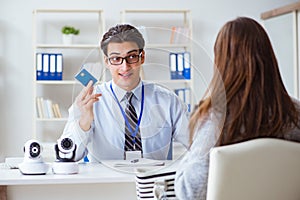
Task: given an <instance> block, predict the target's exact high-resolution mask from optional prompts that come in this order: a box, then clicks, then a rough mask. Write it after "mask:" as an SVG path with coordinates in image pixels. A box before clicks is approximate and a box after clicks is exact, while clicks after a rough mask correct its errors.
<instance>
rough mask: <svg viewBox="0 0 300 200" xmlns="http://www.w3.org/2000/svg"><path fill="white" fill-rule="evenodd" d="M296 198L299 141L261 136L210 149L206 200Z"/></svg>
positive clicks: (299, 196) (298, 196)
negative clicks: (260, 137)
mask: <svg viewBox="0 0 300 200" xmlns="http://www.w3.org/2000/svg"><path fill="white" fill-rule="evenodd" d="M299 199H300V144H299V143H296V142H290V141H285V140H279V139H271V138H269V139H267V138H264V139H255V140H250V141H247V142H242V143H238V144H233V145H228V146H222V147H215V148H214V149H212V151H211V153H210V167H209V176H208V188H207V200H299Z"/></svg>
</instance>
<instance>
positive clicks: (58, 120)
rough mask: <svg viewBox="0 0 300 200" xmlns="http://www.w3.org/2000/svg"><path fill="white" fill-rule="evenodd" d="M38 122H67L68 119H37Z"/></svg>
mask: <svg viewBox="0 0 300 200" xmlns="http://www.w3.org/2000/svg"><path fill="white" fill-rule="evenodd" d="M36 121H38V122H66V121H68V118H37V119H36Z"/></svg>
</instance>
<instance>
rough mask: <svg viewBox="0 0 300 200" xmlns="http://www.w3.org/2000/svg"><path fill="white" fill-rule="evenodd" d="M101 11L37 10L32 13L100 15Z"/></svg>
mask: <svg viewBox="0 0 300 200" xmlns="http://www.w3.org/2000/svg"><path fill="white" fill-rule="evenodd" d="M101 12H103V11H102V10H68V9H37V10H34V13H101Z"/></svg>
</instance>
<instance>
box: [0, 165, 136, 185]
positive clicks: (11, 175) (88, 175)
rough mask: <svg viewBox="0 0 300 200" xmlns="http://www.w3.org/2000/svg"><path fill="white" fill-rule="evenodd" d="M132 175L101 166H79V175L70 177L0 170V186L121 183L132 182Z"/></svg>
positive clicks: (7, 169)
mask: <svg viewBox="0 0 300 200" xmlns="http://www.w3.org/2000/svg"><path fill="white" fill-rule="evenodd" d="M134 181H135V177H134V174H133V173H126V172H120V171H117V170H115V169H113V168H109V167H107V166H104V165H103V164H97V163H89V164H79V173H78V174H71V175H59V174H53V173H52V172H51V170H50V171H49V172H48V173H47V174H46V175H22V174H21V173H20V171H19V169H9V168H4V167H2V169H0V185H28V184H32V185H34V184H39V185H40V184H76V183H121V182H134Z"/></svg>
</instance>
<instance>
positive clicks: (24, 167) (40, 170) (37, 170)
mask: <svg viewBox="0 0 300 200" xmlns="http://www.w3.org/2000/svg"><path fill="white" fill-rule="evenodd" d="M23 150H24V160H23V162H22V163H20V164H19V170H20V172H21V173H22V174H25V175H33V174H46V173H47V171H48V170H49V165H48V164H46V163H44V161H43V158H42V155H41V153H42V150H43V148H42V145H40V143H39V142H38V141H37V140H34V139H32V140H28V141H27V142H26V143H25V145H24V148H23Z"/></svg>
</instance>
